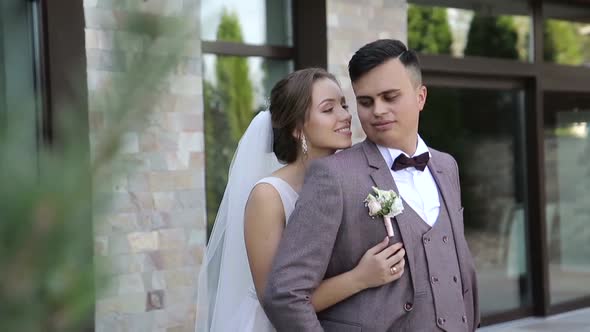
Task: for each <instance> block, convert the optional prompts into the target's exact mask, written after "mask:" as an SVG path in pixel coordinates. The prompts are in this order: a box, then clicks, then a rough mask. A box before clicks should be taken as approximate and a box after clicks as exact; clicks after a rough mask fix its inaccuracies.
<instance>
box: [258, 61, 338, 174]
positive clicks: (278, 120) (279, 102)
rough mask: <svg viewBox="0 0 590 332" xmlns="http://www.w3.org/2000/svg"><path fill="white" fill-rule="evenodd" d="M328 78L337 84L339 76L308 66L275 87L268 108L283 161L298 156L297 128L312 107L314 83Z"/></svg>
mask: <svg viewBox="0 0 590 332" xmlns="http://www.w3.org/2000/svg"><path fill="white" fill-rule="evenodd" d="M322 78H328V79H330V80H332V81H334V82H335V83H336V84H338V81H337V80H336V77H334V75H332V74H330V73H328V72H327V71H326V70H324V69H322V68H306V69H301V70H297V71H295V72H292V73H291V74H289V75H287V77H285V78H283V79H282V80H280V81H279V82H277V84H275V86H274V87H273V88H272V91H271V93H270V105H269V110H270V114H271V119H272V128H273V152H274V154H275V155H276V156H277V159H278V160H279V161H280V162H282V163H286V164H289V163H292V162H294V161H295V160H297V156H298V155H299V153H300V151H301V138H300V137H297V136H296V135H297V134H296V130H297V129H299V130H301V129H303V124H304V123H305V120H306V119H307V116H308V111H309V109H310V107H311V102H312V92H313V84H314V83H315V82H316V81H317V80H320V79H322Z"/></svg>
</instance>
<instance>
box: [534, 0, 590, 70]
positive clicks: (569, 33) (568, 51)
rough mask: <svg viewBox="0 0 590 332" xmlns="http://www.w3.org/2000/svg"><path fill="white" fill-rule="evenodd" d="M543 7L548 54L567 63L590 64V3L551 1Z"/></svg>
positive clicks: (545, 54) (558, 60)
mask: <svg viewBox="0 0 590 332" xmlns="http://www.w3.org/2000/svg"><path fill="white" fill-rule="evenodd" d="M543 11H544V13H545V16H546V17H548V19H547V20H545V21H544V25H543V29H544V31H543V35H544V43H545V46H544V50H543V54H544V58H545V61H547V62H554V63H558V64H563V65H586V66H590V7H588V6H586V7H574V6H568V5H565V4H559V3H553V2H548V3H546V4H545V5H544V7H543Z"/></svg>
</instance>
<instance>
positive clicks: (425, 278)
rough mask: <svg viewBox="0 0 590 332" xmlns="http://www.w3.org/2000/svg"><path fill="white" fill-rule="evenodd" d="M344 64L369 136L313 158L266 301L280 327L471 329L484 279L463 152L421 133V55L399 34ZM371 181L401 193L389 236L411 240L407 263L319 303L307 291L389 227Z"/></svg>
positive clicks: (348, 264)
mask: <svg viewBox="0 0 590 332" xmlns="http://www.w3.org/2000/svg"><path fill="white" fill-rule="evenodd" d="M348 68H349V74H350V79H351V81H352V86H353V89H354V93H355V95H356V100H357V106H358V116H359V119H360V122H361V124H362V127H363V129H364V131H365V133H366V134H367V140H365V141H364V142H362V143H360V144H357V145H355V146H353V147H352V148H350V149H348V150H345V151H342V152H340V153H337V154H335V155H332V156H330V157H327V158H324V159H320V160H318V161H315V162H313V163H311V165H310V166H309V170H308V171H307V175H306V179H305V184H304V186H303V189H302V191H301V193H300V198H299V201H298V203H297V206H296V208H295V211H294V212H293V214H292V215H291V218H290V221H289V223H288V225H287V228H286V229H285V231H284V233H283V239H282V241H281V243H280V247H279V251H278V254H277V256H276V258H275V261H274V264H273V268H272V271H271V274H270V275H269V279H268V282H267V286H266V294H265V296H264V298H263V306H264V309H265V311H266V313H267V314H268V317H269V318H270V320H271V322H272V323H273V325H274V326H275V327H276V329H277V330H278V331H279V332H281V331H322V330H324V331H339V332H347V331H363V332H365V331H453V332H455V331H473V330H475V328H476V327H477V326H478V324H479V311H478V297H477V284H476V277H475V266H474V262H473V258H472V257H471V254H470V252H469V248H468V247H467V242H466V240H465V236H464V234H463V208H462V207H461V194H460V185H459V174H458V168H457V163H456V162H455V160H454V159H453V157H451V156H450V155H448V154H446V153H443V152H439V151H437V150H434V149H432V148H428V147H427V146H426V143H425V142H424V141H423V140H422V139H421V138H420V136H419V135H418V119H419V113H420V111H422V108H423V107H424V103H425V101H426V87H424V86H423V85H422V78H421V72H420V67H419V63H418V59H417V57H416V54H415V53H414V52H413V51H411V50H408V49H407V48H406V46H405V45H404V44H403V43H402V42H400V41H397V40H377V41H375V42H372V43H369V44H367V45H365V46H363V47H362V48H361V49H359V50H358V51H357V52H356V53H355V54H354V56H353V57H352V59H351V60H350V62H349V65H348ZM372 187H378V188H379V189H382V190H394V191H395V192H397V193H399V194H400V196H401V197H402V199H403V205H404V211H403V212H402V213H401V214H400V215H398V216H396V217H395V219H394V222H393V229H394V236H393V238H391V239H390V243H396V242H402V243H403V244H404V248H405V250H406V259H407V261H406V265H405V270H404V273H403V274H402V276H401V278H399V279H398V280H396V281H393V282H391V283H389V284H386V285H384V286H380V287H377V288H371V289H368V290H365V291H362V292H360V293H358V294H356V295H355V296H352V297H350V298H348V299H347V300H344V301H343V302H340V303H338V304H336V305H334V306H333V307H331V308H328V309H326V310H324V311H322V312H320V313H317V314H316V313H315V312H314V309H313V307H312V305H311V302H310V296H311V293H312V291H313V290H314V289H315V288H316V287H317V286H318V285H319V284H320V282H321V281H322V280H323V279H325V278H329V277H332V276H335V275H338V274H341V273H343V272H346V271H349V270H351V269H352V268H354V267H355V266H356V264H357V263H358V261H359V260H360V258H361V257H362V255H363V254H364V253H365V251H367V249H369V248H370V247H372V246H373V245H375V244H376V243H379V241H381V239H383V236H384V235H385V234H386V231H385V227H384V225H383V222H382V221H381V217H377V218H375V219H372V218H371V217H370V216H369V214H368V210H367V208H366V207H365V206H364V203H363V201H364V200H365V198H366V197H367V195H368V194H369V193H371V192H372V189H371V188H372ZM392 273H394V269H393V268H392Z"/></svg>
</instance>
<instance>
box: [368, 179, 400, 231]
mask: <svg viewBox="0 0 590 332" xmlns="http://www.w3.org/2000/svg"><path fill="white" fill-rule="evenodd" d="M373 192H374V193H375V194H374V195H373V194H369V196H367V198H366V199H365V206H366V207H367V208H369V216H371V217H375V216H382V217H383V223H384V224H385V229H386V230H387V236H388V237H393V226H392V225H391V219H392V218H393V217H395V216H397V215H398V214H400V213H402V212H403V211H404V205H403V204H402V199H401V197H399V195H398V194H396V193H395V191H393V190H381V189H379V188H377V187H373Z"/></svg>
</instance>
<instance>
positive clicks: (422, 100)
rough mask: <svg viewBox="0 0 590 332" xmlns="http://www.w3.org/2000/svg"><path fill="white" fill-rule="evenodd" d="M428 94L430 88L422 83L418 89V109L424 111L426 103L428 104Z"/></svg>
mask: <svg viewBox="0 0 590 332" xmlns="http://www.w3.org/2000/svg"><path fill="white" fill-rule="evenodd" d="M427 94H428V90H427V89H426V86H424V85H420V86H419V87H418V89H417V90H416V98H417V102H418V110H419V111H422V109H424V105H425V104H426V95H427Z"/></svg>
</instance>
